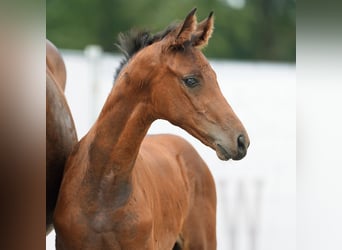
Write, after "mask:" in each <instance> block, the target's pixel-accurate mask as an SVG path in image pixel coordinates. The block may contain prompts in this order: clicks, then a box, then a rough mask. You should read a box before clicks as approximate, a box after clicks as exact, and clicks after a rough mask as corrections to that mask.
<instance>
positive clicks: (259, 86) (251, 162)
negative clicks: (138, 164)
mask: <svg viewBox="0 0 342 250" xmlns="http://www.w3.org/2000/svg"><path fill="white" fill-rule="evenodd" d="M62 53H63V57H64V59H65V63H66V67H67V73H68V74H67V87H66V96H67V99H68V102H69V105H70V108H71V111H72V114H73V116H74V120H75V123H76V128H77V131H78V136H79V138H81V137H82V136H83V135H84V134H85V133H86V132H87V131H88V129H89V128H90V126H91V125H92V124H93V122H94V120H95V119H96V117H97V115H98V114H99V112H100V110H101V108H102V106H103V104H104V101H105V99H106V97H107V95H108V93H109V91H110V88H111V86H112V83H113V79H114V73H115V70H116V67H118V65H119V61H120V59H121V56H120V57H119V56H115V55H110V54H106V53H103V52H102V51H101V49H100V48H98V47H94V46H91V47H88V48H87V50H86V51H85V52H80V51H67V50H62ZM211 64H212V66H213V68H214V70H215V71H216V73H217V76H218V81H219V84H220V87H221V90H222V92H223V94H224V95H225V97H226V99H227V100H228V102H229V103H230V104H231V106H232V107H233V109H234V110H235V112H236V113H237V115H238V116H239V117H240V119H241V120H242V122H243V123H244V125H245V127H246V129H247V131H248V133H249V136H250V139H251V146H250V148H249V152H248V154H247V157H246V158H245V159H243V160H242V161H238V162H232V161H228V162H222V161H219V160H218V159H217V157H216V154H215V152H213V151H212V150H211V149H209V148H207V147H206V146H204V145H202V144H201V143H200V142H198V141H197V140H196V139H194V138H193V137H191V136H190V135H188V134H187V133H186V132H184V131H183V130H181V129H179V128H177V127H174V126H172V125H171V124H169V123H168V122H165V121H157V122H155V123H154V124H153V125H152V127H151V129H150V130H149V133H174V134H178V135H181V136H182V137H184V138H186V139H187V140H188V141H190V142H191V143H192V144H193V145H194V146H195V148H196V149H197V150H198V152H199V153H200V155H201V156H202V157H203V158H204V159H205V161H206V162H207V164H208V165H209V167H210V169H211V171H212V173H213V175H214V178H215V181H216V186H217V196H218V211H217V240H218V250H274V249H277V250H294V249H296V240H295V239H296V216H295V215H296V203H295V200H296V169H295V166H296V165H295V160H296V158H295V149H296V147H295V146H296V144H295V143H296V141H295V139H296V138H295V136H296V134H295V129H296V124H295V121H296V120H295V114H296V110H295V102H296V100H295V66H294V65H288V64H269V63H243V62H229V61H214V60H212V61H211ZM46 248H47V249H54V233H51V234H50V235H49V236H48V237H47V242H46Z"/></svg>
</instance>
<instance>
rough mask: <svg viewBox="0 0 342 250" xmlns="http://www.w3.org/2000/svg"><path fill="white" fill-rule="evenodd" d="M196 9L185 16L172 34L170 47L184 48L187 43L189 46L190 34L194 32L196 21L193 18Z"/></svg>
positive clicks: (194, 17)
mask: <svg viewBox="0 0 342 250" xmlns="http://www.w3.org/2000/svg"><path fill="white" fill-rule="evenodd" d="M196 10H197V8H194V9H192V10H191V11H190V13H189V14H188V15H187V16H186V18H185V20H184V22H183V23H181V24H180V25H179V26H178V28H177V29H176V30H175V32H174V33H173V38H172V40H173V41H172V42H171V44H170V45H171V47H184V46H185V45H186V44H187V43H189V44H190V42H191V38H192V34H193V32H194V31H195V30H196V26H197V19H196V16H195V12H196Z"/></svg>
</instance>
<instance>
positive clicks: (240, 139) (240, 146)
mask: <svg viewBox="0 0 342 250" xmlns="http://www.w3.org/2000/svg"><path fill="white" fill-rule="evenodd" d="M237 143H238V149H239V152H240V153H241V154H243V155H245V154H246V151H247V147H246V139H245V137H244V136H243V135H239V137H238V139H237Z"/></svg>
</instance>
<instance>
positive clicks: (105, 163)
mask: <svg viewBox="0 0 342 250" xmlns="http://www.w3.org/2000/svg"><path fill="white" fill-rule="evenodd" d="M135 84H136V83H135V82H132V81H131V80H128V77H125V76H122V77H119V79H118V80H117V81H116V83H115V85H114V87H113V89H112V91H111V93H110V95H109V97H108V99H107V101H106V103H105V105H104V108H103V110H102V111H101V114H100V116H99V118H98V120H97V121H96V123H95V125H94V127H93V129H94V130H93V132H94V133H93V134H94V136H93V138H92V140H91V146H90V149H89V150H90V151H89V161H90V164H91V165H92V167H94V168H98V169H99V171H100V172H101V173H102V174H106V173H109V172H111V173H112V174H114V175H115V176H116V177H117V178H127V177H129V176H130V174H131V171H132V169H133V166H134V163H135V160H136V158H137V155H138V152H139V148H140V145H141V143H142V140H143V139H144V137H145V135H146V133H147V131H148V129H149V127H150V126H151V123H152V122H153V119H152V117H151V115H150V114H149V112H148V104H147V103H146V102H145V101H142V100H143V99H142V95H143V93H141V92H140V90H139V88H137V87H134V85H135Z"/></svg>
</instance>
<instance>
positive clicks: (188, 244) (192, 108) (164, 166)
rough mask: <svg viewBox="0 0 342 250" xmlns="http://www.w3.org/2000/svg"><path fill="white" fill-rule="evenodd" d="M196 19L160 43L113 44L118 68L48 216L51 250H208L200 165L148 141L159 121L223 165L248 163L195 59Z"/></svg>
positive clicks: (199, 27)
mask: <svg viewBox="0 0 342 250" xmlns="http://www.w3.org/2000/svg"><path fill="white" fill-rule="evenodd" d="M195 11H196V9H194V10H192V11H191V12H190V13H189V14H188V15H187V17H186V18H185V20H184V21H183V22H182V23H180V24H179V25H175V26H173V27H170V28H168V29H167V30H166V31H165V32H162V33H160V34H157V35H154V36H153V35H151V34H150V33H148V32H142V33H137V34H135V35H134V34H132V35H128V36H121V38H120V40H121V41H120V45H121V48H123V49H124V50H125V52H126V55H127V58H126V59H127V60H126V62H125V65H123V67H122V69H121V70H120V72H118V76H117V78H116V81H115V84H114V86H113V88H112V90H111V92H110V94H109V96H108V98H107V101H106V103H105V104H104V106H103V109H102V111H101V113H100V115H99V117H98V119H97V120H96V122H95V123H94V125H93V126H92V128H91V129H90V130H89V132H88V133H87V134H86V135H85V136H84V137H83V138H82V139H81V140H80V142H79V143H78V144H77V145H76V146H75V147H74V149H73V151H72V153H71V154H70V156H69V158H68V161H67V163H66V165H65V172H64V177H63V181H62V184H61V188H60V192H59V196H58V201H57V205H56V209H55V214H54V226H55V231H56V248H57V249H58V250H61V249H63V250H69V249H89V250H90V249H91V250H94V249H96V250H104V249H113V250H119V249H126V250H143V249H146V250H147V249H149V250H171V249H184V250H185V249H187V250H189V249H192V250H200V249H206V250H214V249H216V191H215V184H214V180H213V178H212V175H211V173H210V171H209V169H208V167H207V165H206V164H205V162H204V161H203V160H202V158H201V157H200V156H199V155H198V153H197V152H196V151H195V149H194V148H193V147H192V146H191V145H190V144H189V143H188V142H186V141H185V140H184V139H182V138H180V137H177V136H173V135H154V136H147V137H146V133H147V131H148V129H149V127H150V126H151V124H152V122H153V121H155V120H156V119H165V120H168V121H170V122H171V123H172V124H174V125H176V126H179V127H181V128H183V129H184V130H186V131H187V132H189V133H190V134H191V135H192V136H194V137H196V138H197V139H199V140H200V141H201V142H202V143H203V144H205V145H207V146H209V147H211V148H212V149H213V150H215V151H216V154H217V156H218V157H219V158H220V159H221V160H229V159H233V160H240V159H242V158H243V157H244V156H245V155H246V152H247V148H248V146H249V138H248V135H247V132H246V131H245V128H244V127H243V125H242V123H241V122H240V120H239V119H238V117H237V116H236V115H235V113H234V112H233V110H232V108H231V107H230V105H229V104H228V103H227V101H226V99H225V98H224V97H223V95H222V93H221V91H220V89H219V86H218V83H217V80H216V74H215V72H214V71H213V69H212V68H211V66H210V65H209V63H208V61H207V59H206V58H205V56H204V55H203V54H202V52H201V48H203V47H204V46H205V45H206V44H207V43H208V40H209V38H210V36H211V34H212V31H213V15H212V13H210V15H209V17H208V18H206V19H205V20H203V21H202V22H200V23H197V20H196V16H195Z"/></svg>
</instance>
